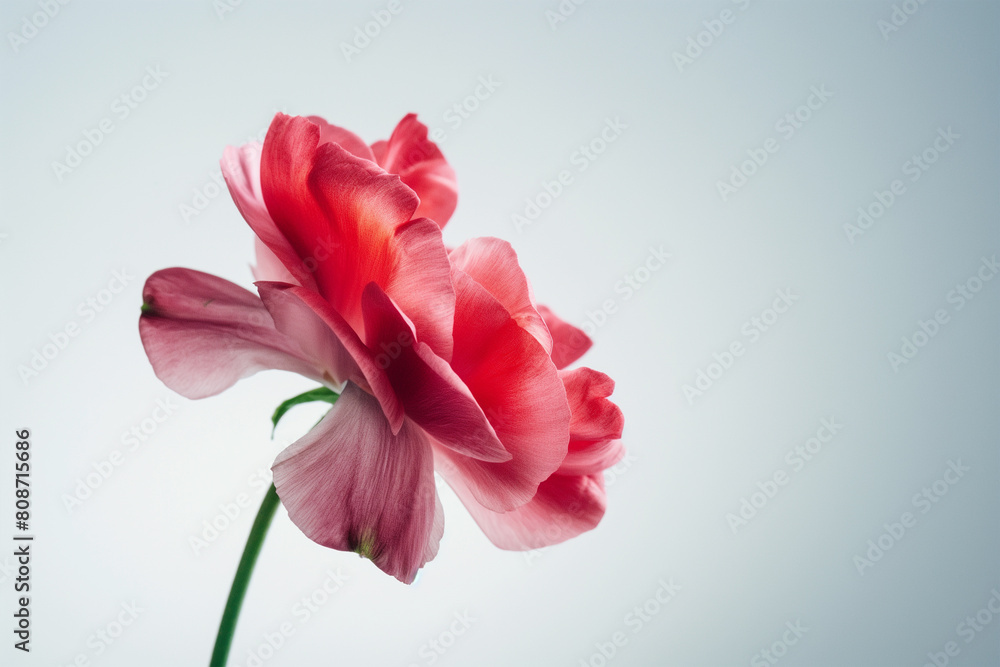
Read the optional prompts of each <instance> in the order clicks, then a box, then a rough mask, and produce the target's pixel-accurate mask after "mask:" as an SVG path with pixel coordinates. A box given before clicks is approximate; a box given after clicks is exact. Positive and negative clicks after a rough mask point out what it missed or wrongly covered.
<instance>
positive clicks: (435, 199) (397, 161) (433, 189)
mask: <svg viewBox="0 0 1000 667" xmlns="http://www.w3.org/2000/svg"><path fill="white" fill-rule="evenodd" d="M372 150H373V152H374V154H375V157H376V159H377V161H378V164H379V166H381V167H382V168H383V169H385V170H386V171H388V172H389V173H390V174H399V176H400V178H402V180H403V183H405V184H406V185H407V186H408V187H409V188H410V189H411V190H413V191H414V192H416V193H417V196H418V197H420V207H419V208H418V209H417V212H416V213H415V214H414V217H416V218H421V217H424V218H430V219H431V220H433V221H434V222H435V223H437V224H438V225H439V226H440V227H444V226H445V224H447V222H448V220H449V219H450V218H451V215H452V213H454V212H455V206H456V205H457V204H458V185H457V183H456V182H455V170H454V169H452V168H451V165H449V164H448V162H447V161H446V160H445V159H444V155H442V154H441V150H440V149H439V148H438V147H437V144H435V143H434V142H433V141H430V140H429V139H428V138H427V126H426V125H424V124H423V123H421V122H420V121H418V120H417V117H416V115H415V114H409V115H407V116H406V117H404V118H403V120H401V121H399V124H398V125H397V126H396V129H395V130H393V132H392V136H391V137H389V140H388V141H378V142H376V143H375V144H373V145H372Z"/></svg>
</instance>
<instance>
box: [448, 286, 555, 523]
mask: <svg viewBox="0 0 1000 667" xmlns="http://www.w3.org/2000/svg"><path fill="white" fill-rule="evenodd" d="M454 281H455V288H456V297H457V300H456V305H455V352H454V354H453V356H452V368H453V369H454V370H455V372H456V373H457V374H458V376H459V377H460V378H461V379H462V380H463V381H464V382H465V384H466V386H467V387H468V388H469V389H470V390H471V391H472V395H473V396H475V398H476V402H477V403H478V404H479V405H480V406H481V407H482V409H483V411H484V412H485V413H486V416H487V417H489V420H490V423H491V424H492V425H493V428H494V429H495V431H496V433H497V435H498V436H499V437H500V442H501V443H503V446H504V448H505V449H506V450H507V451H508V452H510V453H511V455H512V456H513V459H512V460H510V461H507V462H505V463H488V462H484V461H476V460H474V459H470V458H467V457H464V456H461V455H459V454H455V453H453V452H450V451H448V450H446V449H444V448H440V447H439V448H437V449H436V450H435V455H440V456H441V458H442V461H443V462H447V463H445V464H444V465H443V468H442V474H443V475H444V476H445V479H447V480H448V481H449V482H452V481H453V480H456V479H457V478H458V477H461V478H462V479H461V484H463V485H466V486H468V487H469V489H470V491H471V494H472V496H473V497H474V498H475V499H476V500H477V501H478V502H479V503H481V504H483V505H484V506H486V507H487V508H489V509H491V510H494V511H500V512H502V511H506V510H510V509H513V508H514V507H518V506H519V505H523V504H524V503H526V502H528V501H529V500H531V498H532V497H533V496H534V495H535V491H536V490H537V488H538V485H539V484H540V483H541V482H542V481H544V480H545V479H547V478H548V477H549V475H551V474H552V473H553V472H555V471H556V469H557V468H558V467H559V465H560V463H562V461H563V459H564V458H565V457H566V451H567V448H568V443H569V422H570V412H569V405H568V403H567V401H566V390H565V389H564V388H563V384H562V381H561V380H560V379H559V376H558V371H556V368H555V366H554V365H553V364H552V361H551V359H549V355H548V354H547V353H546V352H545V350H544V349H543V348H542V346H541V345H540V344H539V343H538V341H536V340H535V339H534V338H533V337H532V336H531V334H529V333H528V332H526V331H525V330H524V329H522V328H521V327H520V326H518V324H517V322H515V321H514V319H513V318H511V316H510V314H509V313H507V310H506V309H505V308H504V307H503V306H502V305H501V304H500V302H499V301H497V300H496V299H494V298H493V297H492V296H491V295H490V294H489V292H487V291H486V289H485V288H484V287H482V286H481V285H479V284H478V283H476V282H475V281H474V280H473V279H472V278H470V277H469V276H467V275H465V274H464V273H462V272H461V271H457V270H456V271H455V273H454Z"/></svg>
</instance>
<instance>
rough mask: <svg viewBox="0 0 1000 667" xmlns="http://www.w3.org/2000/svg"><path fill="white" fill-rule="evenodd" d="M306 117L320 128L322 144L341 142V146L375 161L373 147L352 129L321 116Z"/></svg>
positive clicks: (361, 156) (320, 141)
mask: <svg viewBox="0 0 1000 667" xmlns="http://www.w3.org/2000/svg"><path fill="white" fill-rule="evenodd" d="M306 118H308V119H309V120H310V121H312V123H313V124H314V125H316V126H317V127H318V128H319V143H320V145H322V144H330V143H334V144H340V146H341V148H344V149H346V150H348V151H350V152H351V153H352V154H354V155H357V156H358V157H360V158H364V159H365V160H370V161H372V162H374V161H375V154H374V153H372V149H371V148H369V147H368V144H366V143H365V142H364V140H362V139H361V137H359V136H358V135H356V134H354V133H353V132H351V131H350V130H345V129H344V128H342V127H337V126H336V125H331V124H330V123H328V122H326V120H325V119H323V118H320V117H319V116H306Z"/></svg>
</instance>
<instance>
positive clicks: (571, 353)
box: [538, 306, 594, 369]
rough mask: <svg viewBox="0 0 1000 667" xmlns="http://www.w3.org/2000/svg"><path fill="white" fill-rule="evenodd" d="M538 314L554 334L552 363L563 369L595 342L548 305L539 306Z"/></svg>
mask: <svg viewBox="0 0 1000 667" xmlns="http://www.w3.org/2000/svg"><path fill="white" fill-rule="evenodd" d="M538 314H539V315H541V316H542V319H544V320H545V324H546V326H547V327H548V329H549V333H551V334H552V363H554V364H555V365H556V368H558V369H563V368H566V367H567V366H569V365H570V364H571V363H573V362H574V361H576V360H577V359H579V358H580V357H582V356H583V353H584V352H586V351H587V350H589V349H590V346H591V345H593V344H594V342H593V341H592V340H590V336H588V335H587V334H585V333H584V332H583V331H582V330H580V329H578V328H576V327H575V326H573V325H572V324H569V323H567V322H564V321H563V320H561V319H559V318H558V317H557V316H556V314H555V313H553V312H552V310H551V309H550V308H549V307H548V306H538Z"/></svg>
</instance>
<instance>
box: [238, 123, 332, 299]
mask: <svg viewBox="0 0 1000 667" xmlns="http://www.w3.org/2000/svg"><path fill="white" fill-rule="evenodd" d="M260 157H261V146H260V144H256V143H251V144H245V145H243V146H241V147H239V148H233V147H232V146H227V147H226V150H225V153H223V157H222V161H221V162H220V164H221V166H222V175H223V177H224V178H225V179H226V185H227V186H229V193H230V194H231V195H232V197H233V201H234V202H235V203H236V208H238V209H239V211H240V213H241V214H242V215H243V218H244V219H245V220H246V221H247V224H249V225H250V228H251V229H252V230H253V231H254V233H255V234H256V235H257V238H258V239H259V240H260V242H261V243H262V244H263V245H264V246H266V247H267V248H268V249H269V250H270V251H271V253H272V255H273V256H274V258H275V259H277V262H278V263H279V264H280V265H282V266H283V267H284V270H285V272H286V273H288V274H289V275H292V276H294V280H292V281H291V282H294V283H298V284H301V285H305V286H306V287H311V288H313V289H315V287H316V282H315V280H314V279H313V276H312V273H311V272H310V271H309V269H308V268H307V267H306V265H305V264H304V263H303V262H302V260H301V259H300V257H299V256H298V254H296V252H295V249H294V248H293V247H292V245H291V244H290V243H289V242H288V239H286V238H285V236H284V234H282V233H281V232H280V231H279V230H278V228H277V226H276V225H275V224H274V221H273V220H272V219H271V215H270V213H268V211H267V207H266V206H265V205H264V197H263V194H262V192H261V184H260ZM257 258H258V268H259V269H261V270H263V271H265V272H266V273H265V274H262V275H264V276H265V277H266V278H267V279H272V280H279V279H280V278H279V273H280V272H279V271H278V269H277V267H276V266H275V265H274V262H273V260H271V259H270V258H269V257H266V256H265V257H264V258H262V257H261V252H260V251H258V253H257Z"/></svg>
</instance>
